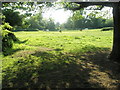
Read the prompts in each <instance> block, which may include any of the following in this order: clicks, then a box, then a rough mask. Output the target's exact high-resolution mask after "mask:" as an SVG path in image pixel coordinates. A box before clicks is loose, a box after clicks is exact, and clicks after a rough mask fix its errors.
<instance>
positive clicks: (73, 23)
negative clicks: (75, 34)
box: [62, 11, 113, 30]
mask: <svg viewBox="0 0 120 90" xmlns="http://www.w3.org/2000/svg"><path fill="white" fill-rule="evenodd" d="M62 27H63V28H65V29H69V30H70V29H72V30H74V29H84V28H89V29H96V28H103V27H113V18H112V17H111V18H109V19H106V18H104V17H102V16H99V17H98V16H97V15H96V13H90V14H89V15H87V16H84V15H83V14H82V13H81V11H77V12H76V13H75V14H74V15H73V16H72V17H70V18H69V19H68V21H67V22H66V23H64V24H63V25H62Z"/></svg>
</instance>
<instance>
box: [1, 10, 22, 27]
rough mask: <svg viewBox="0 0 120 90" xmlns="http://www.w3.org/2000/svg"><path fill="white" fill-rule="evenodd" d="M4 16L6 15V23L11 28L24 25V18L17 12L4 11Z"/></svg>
mask: <svg viewBox="0 0 120 90" xmlns="http://www.w3.org/2000/svg"><path fill="white" fill-rule="evenodd" d="M3 15H5V22H7V23H9V24H10V25H11V26H16V25H17V26H20V25H22V17H21V16H20V15H19V12H15V11H14V10H12V9H4V10H3Z"/></svg>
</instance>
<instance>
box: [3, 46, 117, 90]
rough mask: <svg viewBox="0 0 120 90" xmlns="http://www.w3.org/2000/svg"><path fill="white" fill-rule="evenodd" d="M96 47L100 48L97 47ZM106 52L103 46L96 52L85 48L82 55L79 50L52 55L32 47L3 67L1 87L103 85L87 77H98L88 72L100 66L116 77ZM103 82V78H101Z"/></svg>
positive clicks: (97, 86) (93, 86)
mask: <svg viewBox="0 0 120 90" xmlns="http://www.w3.org/2000/svg"><path fill="white" fill-rule="evenodd" d="M92 48H93V47H92ZM96 49H97V48H96ZM98 49H99V50H100V48H98ZM108 52H109V49H106V48H105V51H104V48H103V49H102V50H100V51H97V52H91V51H89V52H86V53H84V55H83V54H80V53H76V54H71V53H66V54H63V53H60V54H57V55H56V54H53V53H50V52H41V51H36V52H35V53H33V54H31V55H29V56H26V58H21V59H19V60H18V61H15V62H14V63H13V64H12V65H11V66H9V67H7V68H6V69H5V71H4V70H3V73H6V75H4V76H3V88H29V89H32V88H45V89H49V90H50V89H64V88H107V87H105V86H104V85H102V84H101V82H102V81H101V82H96V81H95V82H92V81H90V79H91V78H93V80H94V79H96V80H102V79H99V78H96V77H99V76H97V74H96V76H94V77H93V76H92V74H94V73H93V72H94V71H95V72H96V71H99V70H100V71H99V72H100V73H102V72H106V73H107V71H111V74H108V75H109V77H110V78H114V79H117V80H119V78H118V76H116V74H119V72H117V71H115V70H116V69H115V68H113V69H112V66H115V65H116V64H115V63H113V61H109V60H108V59H107V57H106V56H107V55H108V54H109V53H108ZM109 65H110V66H109ZM117 66H118V65H117ZM117 66H116V68H117ZM95 68H97V70H95ZM99 72H98V73H99ZM115 72H116V73H115ZM91 73H92V74H91ZM110 75H111V76H110ZM100 76H102V75H100ZM104 79H105V78H104ZM103 82H105V81H104V80H103ZM115 84H116V83H115ZM108 88H109V87H108Z"/></svg>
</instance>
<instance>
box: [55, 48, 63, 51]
mask: <svg viewBox="0 0 120 90" xmlns="http://www.w3.org/2000/svg"><path fill="white" fill-rule="evenodd" d="M54 50H55V51H62V50H63V49H60V48H56V49H54Z"/></svg>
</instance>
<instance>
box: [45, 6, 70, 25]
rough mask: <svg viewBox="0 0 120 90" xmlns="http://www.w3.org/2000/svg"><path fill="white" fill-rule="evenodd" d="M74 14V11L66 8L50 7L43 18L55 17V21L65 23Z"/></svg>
mask: <svg viewBox="0 0 120 90" xmlns="http://www.w3.org/2000/svg"><path fill="white" fill-rule="evenodd" d="M70 16H72V11H70V10H67V11H65V10H64V9H57V10H56V9H55V8H49V9H48V10H47V11H46V12H44V13H43V18H46V19H49V18H52V19H54V21H55V23H57V22H59V23H60V24H62V23H65V22H66V21H67V19H68V18H69V17H70Z"/></svg>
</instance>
